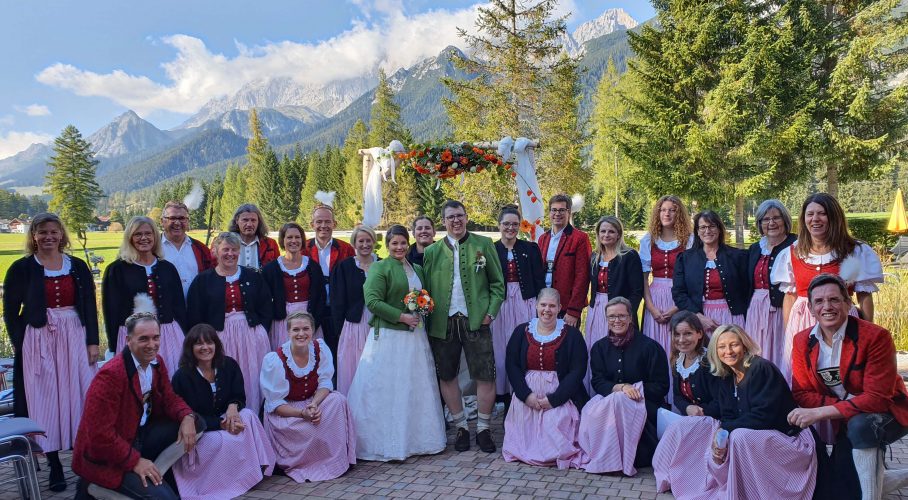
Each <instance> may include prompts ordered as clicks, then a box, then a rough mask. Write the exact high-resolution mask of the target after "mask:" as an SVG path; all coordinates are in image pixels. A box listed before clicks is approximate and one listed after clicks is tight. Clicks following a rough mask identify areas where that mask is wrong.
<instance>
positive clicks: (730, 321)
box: [667, 299, 744, 352]
mask: <svg viewBox="0 0 908 500" xmlns="http://www.w3.org/2000/svg"><path fill="white" fill-rule="evenodd" d="M703 315H704V316H706V317H707V318H710V319H711V320H713V321H715V322H716V323H718V324H719V325H720V326H721V325H738V326H740V327H741V328H744V315H743V314H732V313H731V310H729V309H728V302H726V301H725V299H716V300H704V301H703ZM707 333H709V334H710V335H712V332H707ZM667 352H671V351H667Z"/></svg>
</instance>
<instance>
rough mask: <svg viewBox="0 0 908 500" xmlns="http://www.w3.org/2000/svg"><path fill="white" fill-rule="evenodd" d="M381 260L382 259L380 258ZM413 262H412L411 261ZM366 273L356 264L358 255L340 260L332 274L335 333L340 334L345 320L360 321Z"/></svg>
mask: <svg viewBox="0 0 908 500" xmlns="http://www.w3.org/2000/svg"><path fill="white" fill-rule="evenodd" d="M379 260H381V259H379ZM374 263H375V262H373V264H374ZM411 264H412V262H411ZM365 283H366V273H365V272H364V271H363V270H362V269H360V268H359V267H357V266H356V257H347V258H346V259H344V260H342V261H340V262H339V263H338V264H337V267H335V268H334V272H333V273H332V274H331V288H330V289H331V317H332V318H333V323H334V329H335V330H336V332H334V333H335V335H337V336H340V332H341V330H342V329H343V328H344V321H349V322H350V323H359V320H361V319H362V317H363V308H365V307H366V302H365V299H364V298H363V285H365Z"/></svg>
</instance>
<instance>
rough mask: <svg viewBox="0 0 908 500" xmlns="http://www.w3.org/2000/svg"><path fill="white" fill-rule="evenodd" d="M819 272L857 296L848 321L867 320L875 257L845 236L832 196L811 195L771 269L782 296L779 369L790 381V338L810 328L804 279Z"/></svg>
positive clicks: (877, 278) (878, 270)
mask: <svg viewBox="0 0 908 500" xmlns="http://www.w3.org/2000/svg"><path fill="white" fill-rule="evenodd" d="M823 273H829V274H838V275H839V276H841V277H842V279H843V280H845V283H846V284H847V285H848V290H849V293H852V294H854V295H856V296H857V307H856V308H855V307H853V308H852V309H851V315H852V316H858V309H860V313H861V314H860V315H861V316H863V319H865V320H867V321H871V322H872V321H873V292H876V291H877V290H878V288H877V284H878V283H882V282H883V266H882V264H881V263H880V256H879V255H877V254H876V252H874V251H873V249H872V248H870V246H869V245H867V244H866V243H864V242H862V241H858V240H856V239H855V238H854V237H852V236H851V234H850V233H849V231H848V222H847V221H846V219H845V211H844V210H842V206H841V205H839V202H838V201H837V200H836V199H835V198H834V197H832V196H830V195H828V194H826V193H817V194H813V195H810V196H808V197H807V199H806V200H804V204H803V205H801V214H800V216H799V217H798V239H797V241H795V242H794V243H792V244H791V246H790V247H788V251H787V252H782V253H780V254H779V256H778V260H777V261H776V263H775V265H774V266H773V269H772V274H771V281H772V282H773V283H774V284H777V285H778V286H779V289H780V290H781V291H782V292H785V298H784V301H783V303H782V322H783V323H784V324H785V344H784V346H783V347H784V352H783V356H782V365H781V366H779V369H781V370H782V373H783V374H784V375H785V378H786V379H787V380H789V381H790V380H791V345H792V342H793V340H794V336H795V334H797V333H798V332H800V331H803V330H806V329H807V328H810V327H812V326H813V325H815V324H816V319H815V318H814V317H813V315H812V314H811V313H810V307H809V305H808V303H807V302H808V301H807V288H808V286H809V285H810V280H812V279H813V278H814V277H815V276H817V275H819V274H823Z"/></svg>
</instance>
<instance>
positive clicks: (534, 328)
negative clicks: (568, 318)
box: [528, 318, 564, 344]
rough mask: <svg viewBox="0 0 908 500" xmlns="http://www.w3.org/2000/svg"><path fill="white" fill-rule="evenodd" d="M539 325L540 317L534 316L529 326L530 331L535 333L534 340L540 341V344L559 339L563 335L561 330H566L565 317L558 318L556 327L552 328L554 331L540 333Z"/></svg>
mask: <svg viewBox="0 0 908 500" xmlns="http://www.w3.org/2000/svg"><path fill="white" fill-rule="evenodd" d="M538 326H539V318H533V319H531V320H530V324H529V326H528V328H529V330H530V333H531V334H532V335H533V340H535V341H536V342H539V343H540V344H546V343H548V342H551V341H553V340H555V339H557V338H558V337H559V336H560V335H561V332H562V331H563V330H564V320H563V319H559V320H557V321H556V322H555V329H554V330H552V333H549V334H546V335H542V334H540V333H539V329H538Z"/></svg>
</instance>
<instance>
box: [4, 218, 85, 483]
mask: <svg viewBox="0 0 908 500" xmlns="http://www.w3.org/2000/svg"><path fill="white" fill-rule="evenodd" d="M68 248H69V235H68V234H67V233H66V227H65V226H64V225H63V221H61V220H60V217H58V216H57V215H56V214H51V213H42V214H38V215H36V216H35V217H34V218H33V219H32V223H31V225H30V226H29V227H28V234H27V235H26V240H25V256H24V257H22V258H20V259H18V260H16V261H15V262H13V264H12V265H11V266H10V268H9V270H8V271H7V272H6V277H5V278H4V279H3V322H4V324H5V325H6V332H7V334H9V337H10V340H11V341H12V344H13V353H14V356H15V358H14V361H13V397H14V399H13V410H14V413H15V415H16V416H17V417H29V418H31V419H32V420H34V421H35V422H36V423H38V425H40V426H41V427H42V428H43V429H44V430H45V434H43V435H37V436H35V440H36V441H37V443H38V444H39V445H40V446H41V449H42V450H44V452H45V456H46V457H47V462H48V464H50V481H49V483H50V489H51V491H55V492H59V491H63V490H65V489H66V479H65V477H64V475H63V465H62V464H61V463H60V458H59V456H58V454H57V452H58V451H59V450H68V449H70V448H72V446H73V443H74V441H75V439H76V432H77V430H78V429H79V421H80V418H81V415H82V407H83V402H84V400H85V394H86V392H88V386H89V385H90V384H91V380H92V377H93V376H94V372H95V369H96V363H97V361H98V357H99V351H98V310H97V305H96V304H97V303H96V302H95V282H94V279H93V278H92V275H91V271H90V270H89V268H88V265H86V264H85V262H84V261H83V260H81V259H79V258H76V257H73V256H70V255H67V254H66V253H64V252H65V251H66V250H67V249H68Z"/></svg>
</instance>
